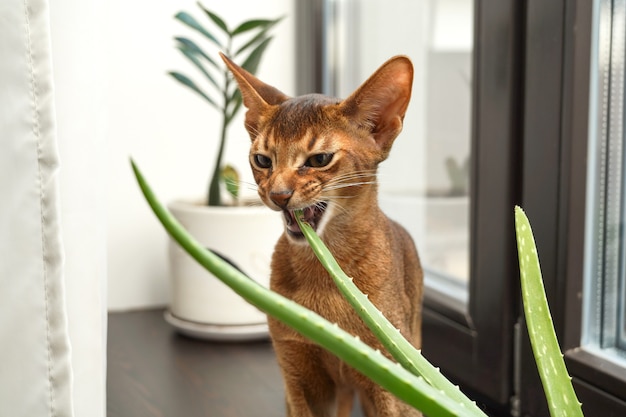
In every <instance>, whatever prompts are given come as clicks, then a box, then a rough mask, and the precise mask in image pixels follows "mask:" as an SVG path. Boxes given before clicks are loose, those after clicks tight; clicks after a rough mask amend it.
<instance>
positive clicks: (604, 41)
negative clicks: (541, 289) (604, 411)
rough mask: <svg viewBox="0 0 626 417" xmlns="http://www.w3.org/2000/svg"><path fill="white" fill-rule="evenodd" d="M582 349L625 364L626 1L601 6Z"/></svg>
mask: <svg viewBox="0 0 626 417" xmlns="http://www.w3.org/2000/svg"><path fill="white" fill-rule="evenodd" d="M595 11H596V19H597V20H596V26H595V27H596V33H597V37H596V42H595V49H594V54H593V55H592V75H591V78H592V91H594V92H593V93H592V95H591V97H592V103H591V106H590V108H591V111H590V119H591V123H592V124H591V126H592V129H590V136H589V164H590V165H589V169H588V182H587V184H588V185H587V187H588V191H587V220H586V221H587V231H588V234H587V236H586V240H587V253H586V268H585V278H584V279H585V298H584V307H585V311H584V314H585V321H584V325H583V329H582V332H583V345H584V346H585V348H587V349H590V350H593V351H596V352H597V353H598V354H602V355H603V356H604V357H606V358H608V359H610V360H614V361H617V362H621V363H622V366H624V365H626V320H625V317H626V309H625V307H626V229H625V224H626V193H625V191H626V189H625V188H624V187H625V186H626V181H625V179H626V165H625V162H626V161H625V160H624V156H625V151H626V146H625V145H626V143H625V136H624V134H625V132H626V131H625V129H624V128H625V125H624V108H625V106H624V105H625V103H626V101H625V96H624V88H625V81H626V80H625V74H626V2H623V1H616V2H611V1H606V0H600V1H597V2H596V9H595Z"/></svg>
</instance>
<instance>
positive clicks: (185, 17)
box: [174, 12, 224, 49]
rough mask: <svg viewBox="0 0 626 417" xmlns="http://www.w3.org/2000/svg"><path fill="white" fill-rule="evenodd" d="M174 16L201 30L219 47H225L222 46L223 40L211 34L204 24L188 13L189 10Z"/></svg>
mask: <svg viewBox="0 0 626 417" xmlns="http://www.w3.org/2000/svg"><path fill="white" fill-rule="evenodd" d="M174 17H175V18H176V19H178V20H180V21H181V22H182V23H184V24H185V25H187V26H189V27H190V28H192V29H194V30H196V31H198V32H200V33H201V34H203V35H204V36H206V37H207V38H208V39H209V40H210V41H211V42H213V43H214V44H215V45H217V46H218V48H220V49H224V47H223V46H222V44H221V42H220V41H219V40H217V38H216V37H215V36H213V34H211V33H210V32H209V31H208V30H206V29H205V28H204V26H202V25H201V24H200V23H199V22H198V21H197V20H196V19H195V18H194V17H193V16H191V15H190V14H189V13H187V12H178V13H176V16H174Z"/></svg>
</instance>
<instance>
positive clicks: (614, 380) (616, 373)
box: [565, 348, 626, 398]
mask: <svg viewBox="0 0 626 417" xmlns="http://www.w3.org/2000/svg"><path fill="white" fill-rule="evenodd" d="M565 361H566V363H567V368H568V370H569V373H570V375H571V376H573V377H576V378H578V379H580V380H583V381H585V382H587V383H588V384H590V385H593V386H595V387H597V388H599V389H601V390H603V391H605V392H606V393H608V394H611V395H613V396H615V397H617V398H623V396H624V393H625V392H626V367H624V366H623V365H622V364H619V363H617V362H615V361H612V360H609V359H607V358H605V357H603V356H602V355H599V354H598V353H597V352H594V351H593V350H591V349H586V348H575V349H571V350H568V351H567V352H566V353H565Z"/></svg>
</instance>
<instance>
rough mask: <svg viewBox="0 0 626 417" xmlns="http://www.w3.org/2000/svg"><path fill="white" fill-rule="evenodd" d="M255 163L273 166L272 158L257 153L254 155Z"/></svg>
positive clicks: (262, 166)
mask: <svg viewBox="0 0 626 417" xmlns="http://www.w3.org/2000/svg"><path fill="white" fill-rule="evenodd" d="M254 164H255V165H256V166H257V167H259V168H264V169H267V168H271V167H272V159H271V158H269V157H267V156H265V155H261V154H260V153H257V154H255V155H254Z"/></svg>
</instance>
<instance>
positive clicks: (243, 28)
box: [231, 17, 282, 36]
mask: <svg viewBox="0 0 626 417" xmlns="http://www.w3.org/2000/svg"><path fill="white" fill-rule="evenodd" d="M281 19H282V17H281V18H278V19H275V20H269V19H253V20H248V21H246V22H243V23H242V24H240V25H239V26H237V27H236V28H235V30H233V31H232V33H231V34H232V36H237V35H240V34H242V33H245V32H248V31H250V30H252V29H256V28H265V27H270V26H273V25H275V24H276V23H278V22H279V21H280V20H281Z"/></svg>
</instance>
